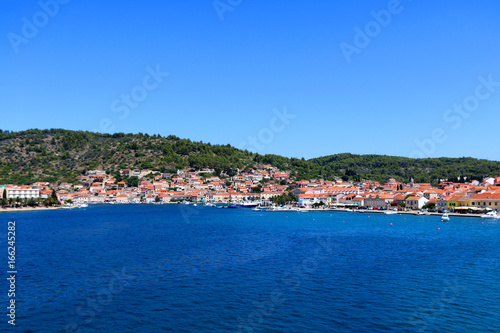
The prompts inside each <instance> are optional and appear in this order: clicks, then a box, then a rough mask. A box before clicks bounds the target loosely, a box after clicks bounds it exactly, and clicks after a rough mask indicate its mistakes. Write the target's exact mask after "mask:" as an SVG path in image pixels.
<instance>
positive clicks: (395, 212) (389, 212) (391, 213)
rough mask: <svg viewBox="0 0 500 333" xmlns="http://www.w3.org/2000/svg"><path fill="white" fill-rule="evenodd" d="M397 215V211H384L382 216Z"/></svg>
mask: <svg viewBox="0 0 500 333" xmlns="http://www.w3.org/2000/svg"><path fill="white" fill-rule="evenodd" d="M397 213H398V212H397V211H395V210H386V211H385V212H384V214H386V215H393V214H397Z"/></svg>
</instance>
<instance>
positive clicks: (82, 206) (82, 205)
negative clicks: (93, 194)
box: [80, 204, 89, 208]
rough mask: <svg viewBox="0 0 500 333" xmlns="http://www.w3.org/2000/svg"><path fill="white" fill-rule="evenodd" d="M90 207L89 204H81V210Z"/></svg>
mask: <svg viewBox="0 0 500 333" xmlns="http://www.w3.org/2000/svg"><path fill="white" fill-rule="evenodd" d="M88 206H89V205H87V204H80V208H87V207H88Z"/></svg>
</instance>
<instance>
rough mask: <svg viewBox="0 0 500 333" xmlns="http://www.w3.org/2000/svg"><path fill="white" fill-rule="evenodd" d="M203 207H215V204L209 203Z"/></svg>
mask: <svg viewBox="0 0 500 333" xmlns="http://www.w3.org/2000/svg"><path fill="white" fill-rule="evenodd" d="M203 206H206V207H214V206H215V205H214V204H213V203H210V202H207V203H206V204H204V205H203Z"/></svg>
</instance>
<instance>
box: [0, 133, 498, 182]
mask: <svg viewBox="0 0 500 333" xmlns="http://www.w3.org/2000/svg"><path fill="white" fill-rule="evenodd" d="M262 165H271V166H275V167H278V168H279V169H280V170H289V171H291V175H292V176H293V178H294V179H297V180H301V179H311V178H325V179H334V177H336V176H337V177H343V178H344V179H346V180H347V179H350V180H355V181H360V180H363V179H368V180H376V181H379V182H381V183H383V182H385V181H386V180H387V179H389V178H396V179H397V180H400V181H405V182H408V181H409V180H410V178H412V177H413V178H414V180H415V181H416V182H431V181H433V183H434V184H435V183H437V181H438V179H452V178H454V179H456V177H458V176H459V175H462V176H467V177H468V178H467V179H470V178H474V179H482V177H484V176H494V175H500V162H494V161H488V160H478V159H474V158H428V159H411V158H405V157H393V156H382V155H354V154H337V155H331V156H324V157H319V158H314V159H310V160H305V159H303V158H302V159H298V158H288V157H283V156H279V155H272V154H267V155H260V154H256V153H252V152H249V151H246V150H239V149H237V148H234V147H232V146H230V145H213V144H210V143H203V142H194V141H191V140H189V139H180V138H178V137H176V136H173V135H169V136H166V137H162V136H161V135H156V134H155V135H148V134H142V133H139V134H125V133H115V134H100V133H92V132H84V131H70V130H63V129H50V130H38V129H31V130H26V131H20V132H9V131H2V130H0V183H2V184H31V183H33V182H37V181H48V182H51V183H57V182H60V181H67V182H74V181H75V178H74V177H75V176H77V175H79V174H81V173H83V172H85V171H86V170H91V169H102V170H106V171H107V172H108V173H112V172H116V171H118V170H120V169H151V170H155V171H158V172H169V171H170V172H172V171H175V170H177V169H183V170H189V169H196V170H200V169H204V168H211V169H214V170H215V173H216V174H217V175H221V174H222V175H227V176H232V175H234V174H236V172H237V169H240V170H241V169H246V168H249V167H253V168H255V167H258V166H262Z"/></svg>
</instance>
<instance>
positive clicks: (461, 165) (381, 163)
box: [309, 153, 500, 184]
mask: <svg viewBox="0 0 500 333" xmlns="http://www.w3.org/2000/svg"><path fill="white" fill-rule="evenodd" d="M309 161H310V162H312V163H316V164H318V165H320V166H322V167H325V168H327V169H332V170H344V173H345V174H346V175H347V176H349V177H350V178H352V179H358V180H359V179H373V180H378V181H380V182H383V181H385V180H386V179H387V178H388V177H393V178H396V179H398V180H403V181H408V180H409V179H411V178H414V180H415V182H425V183H430V182H433V184H436V183H437V182H438V180H439V179H450V180H454V181H464V180H469V179H477V180H482V179H483V178H484V177H488V176H499V175H500V162H495V161H488V160H479V159H475V158H470V157H463V158H446V157H441V158H424V159H413V158H406V157H397V156H385V155H354V154H348V153H346V154H336V155H330V156H324V157H319V158H314V159H311V160H309Z"/></svg>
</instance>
